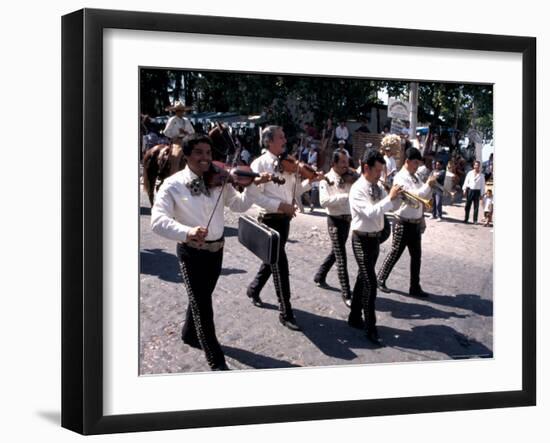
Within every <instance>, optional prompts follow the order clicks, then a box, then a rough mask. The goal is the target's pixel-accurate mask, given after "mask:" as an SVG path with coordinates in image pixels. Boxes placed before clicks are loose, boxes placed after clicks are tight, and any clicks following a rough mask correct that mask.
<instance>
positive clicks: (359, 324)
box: [348, 314, 365, 329]
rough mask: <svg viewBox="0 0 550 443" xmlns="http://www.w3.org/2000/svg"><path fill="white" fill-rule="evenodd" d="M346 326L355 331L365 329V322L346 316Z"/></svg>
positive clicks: (359, 318)
mask: <svg viewBox="0 0 550 443" xmlns="http://www.w3.org/2000/svg"><path fill="white" fill-rule="evenodd" d="M348 326H350V327H352V328H355V329H365V322H364V321H363V319H362V318H361V317H352V316H351V314H350V315H349V316H348Z"/></svg>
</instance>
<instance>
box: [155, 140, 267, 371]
mask: <svg viewBox="0 0 550 443" xmlns="http://www.w3.org/2000/svg"><path fill="white" fill-rule="evenodd" d="M183 155H184V156H185V159H186V161H187V165H186V166H185V168H184V169H183V170H181V171H179V172H177V173H176V174H174V175H172V176H170V177H169V178H168V179H166V181H165V182H164V183H163V185H162V186H161V188H160V190H159V192H158V194H157V197H156V199H155V203H154V206H153V209H152V212H151V227H152V230H153V232H155V233H156V234H158V235H161V236H163V237H165V238H168V239H170V240H175V241H176V242H178V243H177V256H178V259H179V262H180V268H181V274H182V277H183V283H184V285H185V288H186V291H187V295H188V297H189V304H188V307H187V314H186V318H185V322H184V324H183V329H182V333H181V338H182V340H183V342H184V343H185V344H187V345H189V346H191V347H194V348H197V349H202V350H203V351H204V354H205V356H206V360H207V362H208V365H209V366H210V368H211V369H212V370H213V371H223V370H228V369H229V368H228V366H227V364H226V361H225V357H224V354H223V351H222V349H221V347H220V344H219V342H218V339H217V338H216V331H215V327H214V313H213V310H212V293H213V292H214V289H215V287H216V282H217V280H218V277H219V275H220V272H221V268H222V257H223V247H224V238H223V232H224V209H223V207H224V206H227V207H229V208H230V209H231V210H232V211H235V212H243V211H246V210H247V209H248V208H249V207H250V206H251V205H252V203H259V204H265V203H266V199H265V197H264V196H263V195H262V194H260V193H259V192H258V188H257V186H256V185H255V184H252V185H251V186H249V187H247V188H246V189H245V190H244V192H243V193H238V192H237V191H235V189H234V188H233V187H232V186H226V185H225V183H226V181H223V184H221V185H220V182H218V181H216V180H210V178H211V177H212V174H211V171H212V141H211V140H210V138H208V137H206V136H198V135H193V136H191V137H190V138H189V139H187V140H186V141H185V142H184V144H183ZM212 178H216V176H213V177H212ZM270 178H271V176H270V175H269V174H261V175H260V177H259V178H258V179H257V183H258V184H261V183H265V182H266V181H267V180H269V179H270ZM220 201H221V203H222V204H218V202H220ZM212 208H214V209H212Z"/></svg>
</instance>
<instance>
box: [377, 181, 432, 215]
mask: <svg viewBox="0 0 550 443" xmlns="http://www.w3.org/2000/svg"><path fill="white" fill-rule="evenodd" d="M379 181H380V183H381V184H382V186H384V189H385V190H386V192H390V189H391V186H390V185H389V184H388V183H386V182H384V181H382V180H379ZM399 197H400V198H401V200H402V201H403V203H404V204H406V205H409V206H410V207H411V208H413V209H418V208H419V207H420V205H421V204H422V205H424V207H425V209H426V210H427V211H431V210H432V209H433V206H432V201H431V200H428V199H427V198H422V197H419V196H418V195H416V194H413V193H412V192H408V191H405V190H404V189H401V193H400V194H399Z"/></svg>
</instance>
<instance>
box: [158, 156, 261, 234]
mask: <svg viewBox="0 0 550 443" xmlns="http://www.w3.org/2000/svg"><path fill="white" fill-rule="evenodd" d="M196 178H198V176H197V175H196V174H195V173H193V172H192V171H191V169H189V166H186V167H185V168H184V169H183V170H182V171H179V172H177V173H176V174H174V175H171V176H170V177H168V178H167V179H166V180H165V181H164V183H163V184H162V186H161V187H160V189H159V192H158V193H157V195H156V196H155V203H154V205H153V209H152V211H151V228H152V229H153V232H155V233H156V234H159V235H161V236H163V237H166V238H168V239H170V240H176V241H181V242H185V241H186V240H187V233H188V232H189V231H190V230H191V229H192V228H194V227H196V226H203V227H206V225H207V224H208V219H209V218H210V215H211V214H212V211H213V210H214V206H215V205H216V201H217V200H218V196H219V195H220V192H221V189H222V187H221V186H217V187H215V188H210V189H209V191H210V195H209V196H207V195H205V194H202V193H201V194H199V195H191V191H190V190H189V188H188V187H187V186H186V184H187V183H190V182H192V181H193V180H195V179H196ZM263 201H264V197H263V196H262V195H261V194H260V192H259V190H258V187H257V186H256V185H254V184H252V185H250V186H248V187H247V188H245V191H244V192H243V193H239V192H237V191H236V190H235V189H234V188H233V186H232V185H230V184H227V185H225V187H224V191H223V196H222V197H221V200H220V202H219V204H218V206H217V207H216V210H215V212H214V215H213V217H212V221H211V222H210V226H209V227H208V235H207V236H206V240H207V241H212V240H218V239H219V238H221V237H222V236H223V231H224V225H225V222H224V209H223V208H224V206H227V207H229V209H231V210H232V211H234V212H244V211H246V210H247V209H248V208H250V206H251V205H252V204H253V203H254V202H263Z"/></svg>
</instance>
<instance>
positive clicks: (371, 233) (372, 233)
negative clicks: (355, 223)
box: [353, 231, 383, 238]
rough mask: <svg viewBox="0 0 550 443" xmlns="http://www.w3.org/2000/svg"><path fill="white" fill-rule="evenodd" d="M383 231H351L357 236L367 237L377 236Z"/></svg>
mask: <svg viewBox="0 0 550 443" xmlns="http://www.w3.org/2000/svg"><path fill="white" fill-rule="evenodd" d="M382 232H383V231H378V232H363V231H353V233H354V234H355V235H357V236H358V237H363V238H365V237H368V238H379V237H380V236H381V235H382Z"/></svg>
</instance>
